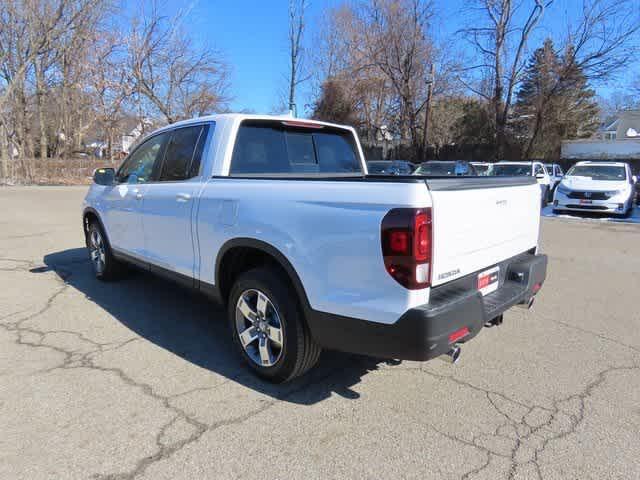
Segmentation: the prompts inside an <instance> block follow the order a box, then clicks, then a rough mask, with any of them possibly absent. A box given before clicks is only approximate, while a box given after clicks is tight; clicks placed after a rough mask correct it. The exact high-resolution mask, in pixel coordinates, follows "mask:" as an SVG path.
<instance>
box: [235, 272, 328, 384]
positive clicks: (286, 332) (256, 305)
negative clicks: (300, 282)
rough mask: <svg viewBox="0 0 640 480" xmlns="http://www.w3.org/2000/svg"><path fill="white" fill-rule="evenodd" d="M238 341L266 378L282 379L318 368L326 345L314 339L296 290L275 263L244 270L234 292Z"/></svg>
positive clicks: (276, 381) (240, 348) (249, 360)
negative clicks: (275, 266)
mask: <svg viewBox="0 0 640 480" xmlns="http://www.w3.org/2000/svg"><path fill="white" fill-rule="evenodd" d="M228 317H229V318H228V319H229V327H230V329H231V334H232V336H233V342H234V344H235V345H236V347H237V348H238V351H239V352H240V355H241V356H242V357H243V359H244V360H245V362H246V363H247V364H248V365H249V367H250V368H251V369H252V370H253V371H254V372H256V373H257V374H258V375H259V376H260V377H262V378H265V379H267V380H269V381H271V382H274V383H281V382H286V381H288V380H291V379H293V378H295V377H298V376H300V375H302V374H303V373H305V372H306V371H307V370H309V369H310V368H311V367H313V366H314V365H315V364H316V362H317V361H318V358H319V356H320V352H321V348H320V347H319V346H318V345H317V344H316V343H315V342H314V341H313V339H312V338H311V334H310V332H309V329H308V327H307V324H306V321H305V319H304V314H303V313H302V309H301V308H300V305H299V302H298V299H297V298H296V292H295V290H294V289H293V288H291V286H290V285H289V283H288V282H287V281H286V279H285V278H284V277H283V275H282V274H281V273H280V272H278V271H277V270H276V269H275V268H266V267H265V268H257V269H254V270H250V271H248V272H245V273H243V274H241V275H240V276H239V277H238V279H237V280H236V282H235V284H234V285H233V288H232V289H231V294H230V296H229V305H228Z"/></svg>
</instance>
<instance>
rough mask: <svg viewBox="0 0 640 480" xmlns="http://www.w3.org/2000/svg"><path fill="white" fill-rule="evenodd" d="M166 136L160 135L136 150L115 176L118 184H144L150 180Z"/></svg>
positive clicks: (160, 156) (161, 152) (164, 134)
mask: <svg viewBox="0 0 640 480" xmlns="http://www.w3.org/2000/svg"><path fill="white" fill-rule="evenodd" d="M167 138H168V134H166V133H162V134H160V135H156V136H154V137H152V138H150V139H149V140H147V141H145V142H144V143H143V144H142V145H140V146H139V147H138V148H136V149H135V150H134V151H133V153H132V154H131V155H129V157H128V158H127V159H126V160H125V162H124V163H123V164H122V166H121V167H120V169H119V170H118V173H117V174H116V182H118V183H145V182H148V181H150V180H151V176H152V174H153V165H154V164H155V162H156V160H158V159H160V158H162V154H163V151H164V145H165V143H166V141H167Z"/></svg>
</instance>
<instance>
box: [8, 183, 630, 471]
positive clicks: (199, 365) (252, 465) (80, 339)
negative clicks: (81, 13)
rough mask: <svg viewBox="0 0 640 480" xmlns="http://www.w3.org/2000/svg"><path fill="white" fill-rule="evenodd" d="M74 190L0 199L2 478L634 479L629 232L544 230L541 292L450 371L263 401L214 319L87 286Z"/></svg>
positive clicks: (547, 223)
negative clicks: (547, 259)
mask: <svg viewBox="0 0 640 480" xmlns="http://www.w3.org/2000/svg"><path fill="white" fill-rule="evenodd" d="M85 191H86V187H84V188H83V187H79V188H76V187H60V188H58V187H23V188H2V189H0V205H2V209H0V432H2V434H1V435H0V478H3V479H4V478H7V479H9V478H11V479H30V480H32V479H49V478H51V479H76V478H78V479H81V478H88V479H134V478H135V479H138V478H140V479H143V478H145V479H154V480H155V479H165V478H166V479H183V478H184V479H193V478H249V479H251V478H273V479H289V478H304V479H313V478H372V479H373V478H416V479H430V478H433V479H448V478H451V479H455V478H463V479H502V478H504V479H529V478H532V479H538V478H543V479H587V478H593V479H608V478H612V479H613V478H615V479H633V478H640V462H638V458H637V456H638V455H637V454H638V451H640V328H639V327H640V303H639V302H638V301H637V297H635V295H636V294H637V292H638V291H639V289H638V287H640V255H639V254H640V227H638V226H637V225H620V224H600V223H594V222H585V223H582V222H575V221H572V222H565V221H564V220H562V219H555V218H550V219H543V222H542V243H541V245H542V250H543V251H544V252H545V253H547V254H548V255H549V256H550V267H549V274H548V279H547V283H546V284H545V287H544V288H543V290H542V292H541V293H540V295H539V298H538V299H537V301H536V304H535V305H534V308H533V310H531V311H529V312H526V311H524V310H520V309H515V310H511V311H509V312H508V313H507V314H506V315H505V322H504V324H503V325H502V326H500V327H494V328H490V329H485V330H484V331H483V332H482V333H481V334H480V335H479V336H478V337H477V338H476V339H474V340H473V341H472V342H470V343H469V344H467V345H464V346H463V349H462V350H463V351H462V356H461V360H460V362H459V363H458V364H457V365H449V364H447V363H444V362H440V361H438V360H434V361H431V362H427V363H416V362H385V361H379V360H376V359H370V358H365V357H358V356H354V355H346V354H340V353H336V352H324V353H323V355H322V357H321V360H320V364H319V365H318V367H317V368H316V369H315V370H313V371H312V372H311V373H310V374H309V375H307V376H305V377H303V378H301V379H298V380H297V381H295V382H293V383H290V384H287V385H284V386H273V385H269V384H266V383H263V382H261V381H259V380H257V379H255V378H254V377H253V376H252V375H251V374H250V373H249V372H248V371H247V370H246V369H245V368H244V367H243V366H241V364H240V363H239V360H238V358H237V357H236V356H235V353H234V351H233V349H232V345H231V343H230V341H229V335H228V333H227V330H226V326H225V322H224V314H223V313H222V312H221V310H220V308H219V307H217V306H216V305H213V304H211V303H209V302H208V301H207V300H206V299H204V298H202V297H199V296H197V295H194V294H191V293H190V292H187V291H185V290H183V289H181V288H180V287H177V286H175V285H173V284H171V283H168V282H166V281H164V280H161V279H158V278H155V277H152V276H150V275H148V274H144V273H141V272H133V273H131V274H130V275H128V276H127V277H126V278H125V279H123V280H122V281H120V282H117V283H109V284H102V283H100V282H98V281H97V280H95V279H94V277H93V275H92V273H91V268H90V265H89V262H88V259H87V256H86V253H85V252H84V249H83V244H82V234H81V223H80V204H81V200H82V197H83V195H84V192H85Z"/></svg>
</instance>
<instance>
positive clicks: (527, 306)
mask: <svg viewBox="0 0 640 480" xmlns="http://www.w3.org/2000/svg"><path fill="white" fill-rule="evenodd" d="M535 299H536V297H535V296H533V297H531V298H530V299H529V300H528V301H526V302H523V303H520V304H518V307H521V308H524V309H525V310H531V307H533V302H534V301H535Z"/></svg>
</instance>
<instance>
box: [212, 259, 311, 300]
mask: <svg viewBox="0 0 640 480" xmlns="http://www.w3.org/2000/svg"><path fill="white" fill-rule="evenodd" d="M262 266H269V267H270V268H274V269H275V270H277V271H279V272H280V273H281V274H282V278H284V279H285V280H287V282H288V283H289V284H290V285H291V286H292V287H293V288H294V289H295V290H296V292H297V293H298V297H299V299H300V301H301V302H304V301H305V299H304V297H303V295H304V292H301V291H300V290H301V286H300V285H298V284H297V283H296V280H297V279H296V280H294V279H293V278H292V274H290V273H289V271H288V269H287V268H285V267H284V266H283V265H282V263H281V261H280V260H278V259H277V258H276V257H275V256H273V255H271V254H270V253H268V252H265V251H264V250H261V249H259V248H254V247H232V248H230V249H229V250H227V251H226V252H225V253H224V255H223V257H222V259H221V260H220V262H219V265H218V268H217V272H218V279H217V280H218V285H219V288H220V294H221V297H222V300H223V301H224V302H226V301H227V300H228V298H229V293H230V292H231V288H232V287H233V284H234V282H235V280H236V278H238V276H239V275H241V274H242V273H244V272H247V271H249V270H251V269H253V268H257V267H262ZM290 268H291V267H290ZM293 275H295V272H294V273H293ZM298 282H299V280H298Z"/></svg>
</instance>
